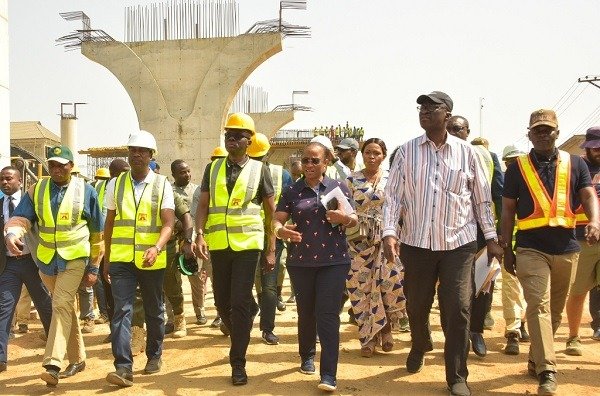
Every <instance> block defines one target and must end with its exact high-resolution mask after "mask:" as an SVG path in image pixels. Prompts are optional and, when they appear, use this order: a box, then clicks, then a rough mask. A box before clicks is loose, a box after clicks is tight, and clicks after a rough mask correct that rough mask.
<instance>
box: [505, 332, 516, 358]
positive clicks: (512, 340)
mask: <svg viewBox="0 0 600 396" xmlns="http://www.w3.org/2000/svg"><path fill="white" fill-rule="evenodd" d="M504 353H505V354H507V355H518V354H519V336H518V335H516V334H515V333H510V334H509V335H508V337H506V347H504Z"/></svg>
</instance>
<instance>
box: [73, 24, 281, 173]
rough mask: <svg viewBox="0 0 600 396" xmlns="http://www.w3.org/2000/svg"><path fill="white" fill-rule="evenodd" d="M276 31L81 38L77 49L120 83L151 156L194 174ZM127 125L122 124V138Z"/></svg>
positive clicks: (269, 52) (275, 41) (271, 49)
mask: <svg viewBox="0 0 600 396" xmlns="http://www.w3.org/2000/svg"><path fill="white" fill-rule="evenodd" d="M281 49H282V47H281V35H280V34H279V33H265V34H242V35H239V36H236V37H220V38H210V39H192V40H168V41H152V42H139V43H121V42H116V41H115V42H85V43H83V45H82V48H81V53H82V54H83V55H85V56H86V57H88V58H89V59H91V60H92V61H94V62H97V63H99V64H101V65H102V66H104V67H106V68H107V69H108V70H109V71H110V72H111V73H113V74H114V75H115V77H117V79H118V80H119V81H120V82H121V84H123V86H124V87H125V90H126V91H127V93H128V94H129V96H130V98H131V101H132V102H133V105H134V107H135V109H136V113H137V117H138V123H139V126H140V129H144V130H147V131H149V132H151V133H152V134H154V136H155V137H156V140H157V143H158V154H157V160H158V161H159V163H160V164H161V166H164V167H165V168H168V167H169V165H170V163H171V162H172V161H173V160H175V159H177V158H182V159H184V160H185V161H186V162H187V163H188V164H190V166H191V167H192V171H193V173H194V174H197V175H199V174H202V172H203V171H204V167H205V166H206V164H208V162H209V161H210V155H211V152H212V150H213V149H214V148H215V147H216V146H218V145H220V143H221V132H222V127H223V125H224V123H225V120H226V117H227V112H228V110H229V108H230V107H231V103H232V101H233V98H234V96H235V94H236V93H237V91H238V90H239V89H240V87H241V85H242V83H243V82H244V81H245V80H246V79H247V78H248V76H249V75H250V74H251V73H252V72H253V71H254V70H255V69H256V68H257V67H258V66H259V65H260V64H262V63H263V62H264V61H266V60H267V59H269V58H270V57H271V56H273V55H274V54H276V53H278V52H279V51H281ZM131 132H132V131H123V143H125V141H126V139H127V136H128V134H129V133H131Z"/></svg>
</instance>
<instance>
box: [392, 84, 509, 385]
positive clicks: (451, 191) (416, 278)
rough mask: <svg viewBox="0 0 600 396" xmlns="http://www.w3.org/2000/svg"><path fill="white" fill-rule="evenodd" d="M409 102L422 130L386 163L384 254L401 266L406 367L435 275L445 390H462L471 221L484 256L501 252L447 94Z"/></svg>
mask: <svg viewBox="0 0 600 396" xmlns="http://www.w3.org/2000/svg"><path fill="white" fill-rule="evenodd" d="M417 103H418V104H419V105H420V106H419V107H418V110H419V122H420V124H421V127H422V128H423V129H424V130H425V134H423V135H421V136H419V137H417V138H415V139H412V140H410V141H408V142H407V143H405V144H403V145H402V146H400V148H399V149H398V151H397V153H396V156H395V158H394V162H393V163H392V166H391V168H390V175H389V180H388V184H387V185H386V188H385V200H384V202H385V203H384V206H383V234H382V235H383V245H384V254H385V256H386V259H387V260H388V261H392V262H393V261H394V260H395V259H396V258H397V257H398V256H400V258H401V260H402V263H403V264H404V268H405V275H404V280H405V284H404V293H405V295H406V301H407V302H406V308H407V311H408V318H409V320H410V330H411V337H412V347H411V350H410V353H409V354H408V358H407V359H406V369H407V370H408V372H410V373H417V372H419V371H421V369H422V367H423V364H424V356H425V352H428V351H431V350H432V349H433V341H432V339H431V330H430V328H429V312H430V310H431V305H432V303H433V298H434V296H435V292H436V284H437V283H438V280H439V287H438V289H437V291H438V295H439V304H440V312H441V323H442V329H443V330H444V335H445V337H446V343H445V345H444V360H445V366H446V382H447V384H448V388H449V389H450V392H451V394H452V395H470V394H471V391H470V389H469V387H468V386H467V376H468V374H469V372H468V370H467V354H468V350H469V320H470V314H471V301H472V298H473V259H474V257H475V250H476V247H477V242H476V239H477V224H479V226H480V227H481V230H482V232H483V235H484V237H485V239H486V245H487V248H488V255H489V256H490V257H489V258H490V259H491V258H492V256H495V257H497V258H498V259H501V258H502V249H501V248H500V246H498V244H497V235H496V226H495V223H494V215H493V213H492V210H491V202H492V197H491V194H490V190H491V189H490V184H489V182H488V181H487V179H486V177H485V175H484V171H483V168H482V167H481V166H480V165H479V162H478V161H479V160H478V158H477V153H476V152H475V149H474V148H473V146H471V145H470V144H468V143H466V142H464V141H462V140H460V139H458V138H456V137H455V136H452V135H450V134H448V133H447V131H446V122H447V121H448V119H449V118H450V116H451V113H450V112H451V111H452V105H453V103H452V99H450V97H449V96H448V95H447V94H445V93H443V92H439V91H434V92H432V93H430V94H429V95H421V96H419V97H418V98H417ZM400 217H402V221H403V224H402V228H401V229H400V230H399V231H400V232H398V230H397V226H398V221H399V220H400ZM398 234H399V235H398ZM399 242H400V243H399Z"/></svg>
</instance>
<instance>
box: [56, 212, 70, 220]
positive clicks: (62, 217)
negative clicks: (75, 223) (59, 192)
mask: <svg viewBox="0 0 600 396" xmlns="http://www.w3.org/2000/svg"><path fill="white" fill-rule="evenodd" d="M58 218H59V219H60V220H67V221H68V220H69V218H70V216H69V212H64V213H59V214H58Z"/></svg>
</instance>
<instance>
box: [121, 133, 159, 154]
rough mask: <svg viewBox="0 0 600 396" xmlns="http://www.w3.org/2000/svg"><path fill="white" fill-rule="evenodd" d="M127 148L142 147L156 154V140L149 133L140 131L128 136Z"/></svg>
mask: <svg viewBox="0 0 600 396" xmlns="http://www.w3.org/2000/svg"><path fill="white" fill-rule="evenodd" d="M127 147H144V148H147V149H150V150H152V151H154V153H156V151H157V150H156V139H154V135H152V134H151V133H150V132H147V131H143V130H140V131H138V132H134V133H132V134H131V135H129V140H128V141H127Z"/></svg>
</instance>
